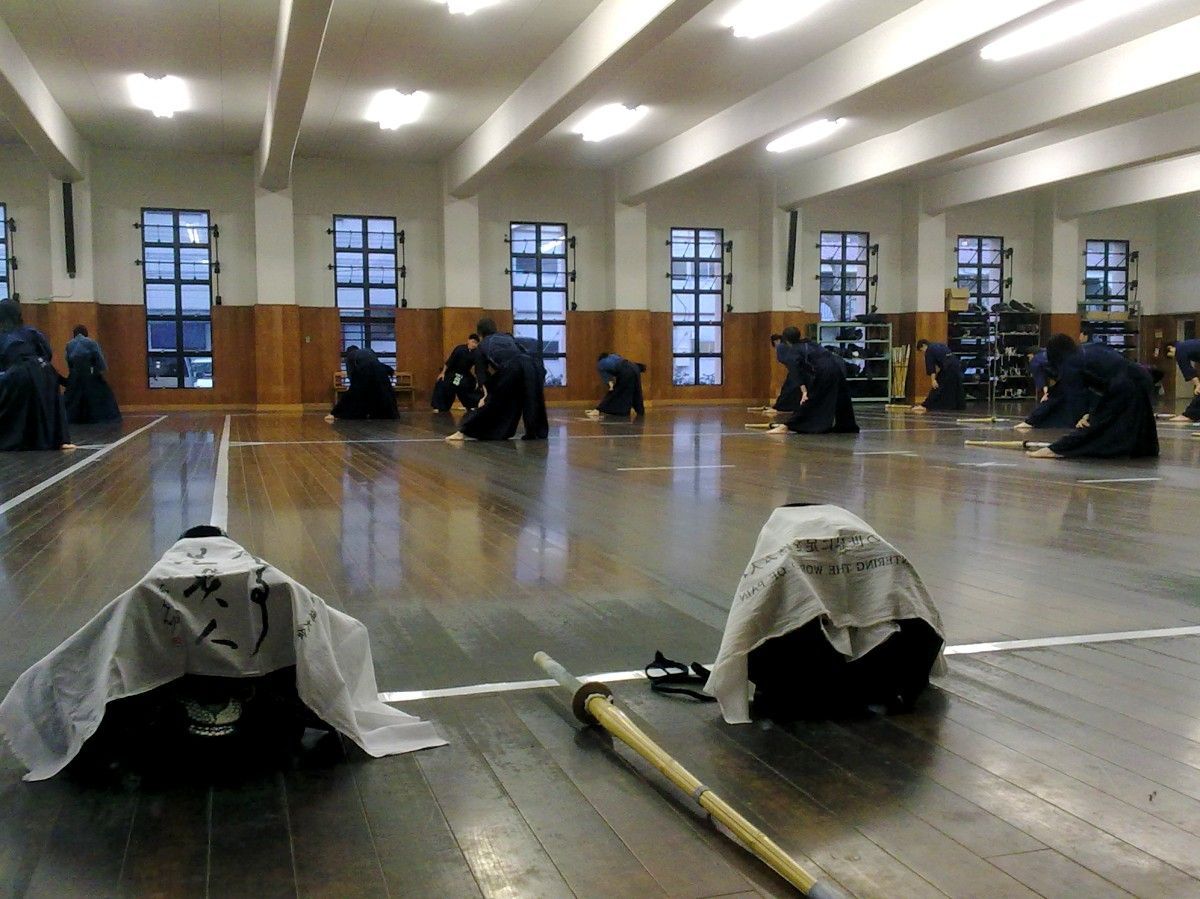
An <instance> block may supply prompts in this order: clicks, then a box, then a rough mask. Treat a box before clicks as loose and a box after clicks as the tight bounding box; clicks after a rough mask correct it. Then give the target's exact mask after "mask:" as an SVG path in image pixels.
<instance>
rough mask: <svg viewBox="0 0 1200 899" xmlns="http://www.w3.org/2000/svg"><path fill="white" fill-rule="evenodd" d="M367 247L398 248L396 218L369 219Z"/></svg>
mask: <svg viewBox="0 0 1200 899" xmlns="http://www.w3.org/2000/svg"><path fill="white" fill-rule="evenodd" d="M367 248H368V249H371V250H394V249H395V248H396V222H395V220H394V219H367Z"/></svg>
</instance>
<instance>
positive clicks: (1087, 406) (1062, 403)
mask: <svg viewBox="0 0 1200 899" xmlns="http://www.w3.org/2000/svg"><path fill="white" fill-rule="evenodd" d="M1089 363H1090V368H1091V370H1092V372H1093V375H1096V374H1100V375H1102V376H1103V379H1104V380H1105V381H1106V382H1107V380H1108V379H1109V378H1110V377H1115V376H1116V375H1117V374H1120V373H1121V372H1122V371H1124V363H1125V358H1124V357H1123V356H1122V355H1121V354H1120V353H1118V352H1117V351H1116V350H1114V349H1113V348H1112V347H1110V346H1107V345H1105V344H1103V343H1085V344H1083V345H1082V346H1080V347H1078V348H1077V349H1076V350H1074V351H1073V352H1071V353H1069V354H1068V355H1067V357H1066V358H1065V359H1062V360H1059V361H1058V362H1057V372H1058V376H1057V378H1056V380H1055V383H1054V386H1053V387H1051V388H1050V396H1049V397H1048V398H1047V399H1046V401H1045V402H1044V403H1038V404H1037V405H1036V406H1034V407H1033V411H1032V412H1030V413H1029V417H1028V418H1026V419H1025V423H1026V424H1028V425H1032V426H1033V427H1035V428H1073V427H1075V425H1076V424H1078V423H1079V419H1081V418H1083V416H1085V415H1087V414H1088V413H1089V412H1091V411H1092V409H1093V408H1095V406H1096V402H1097V400H1098V397H1097V395H1096V394H1095V393H1094V392H1093V391H1091V390H1089V389H1088V385H1087V383H1086V382H1085V380H1084V377H1083V372H1084V368H1085V367H1089Z"/></svg>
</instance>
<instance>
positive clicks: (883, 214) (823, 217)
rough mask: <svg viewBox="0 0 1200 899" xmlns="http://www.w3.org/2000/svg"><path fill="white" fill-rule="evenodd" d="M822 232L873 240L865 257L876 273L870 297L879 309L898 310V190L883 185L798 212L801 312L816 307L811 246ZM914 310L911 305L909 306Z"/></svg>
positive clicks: (816, 255) (901, 283)
mask: <svg viewBox="0 0 1200 899" xmlns="http://www.w3.org/2000/svg"><path fill="white" fill-rule="evenodd" d="M822 231H866V232H867V233H868V234H870V241H871V243H873V244H874V243H877V244H879V255H878V256H876V257H875V258H874V259H872V260H871V272H872V274H877V275H879V289H878V292H877V293H876V294H875V296H874V297H873V299H874V301H875V302H876V303H878V304H879V311H880V312H901V311H903V308H904V307H903V306H902V297H903V295H904V293H903V292H904V288H905V280H904V278H903V277H902V274H901V265H900V263H901V258H902V246H901V233H902V217H901V194H900V190H899V189H898V188H892V187H884V188H878V189H872V190H865V191H856V192H855V193H852V194H845V195H837V196H832V197H826V198H822V199H820V200H816V201H814V202H812V203H807V204H805V205H804V206H803V207H801V210H800V236H799V238H798V239H797V247H796V256H797V263H796V272H797V274H796V289H798V290H799V291H800V297H801V305H802V308H803V310H804V311H805V312H811V313H816V312H818V311H819V304H820V296H821V284H820V281H819V280H818V278H817V275H818V273H819V272H820V270H821V266H820V251H819V250H818V249H817V244H818V243H819V242H820V240H821V232H822ZM914 308H915V307H914Z"/></svg>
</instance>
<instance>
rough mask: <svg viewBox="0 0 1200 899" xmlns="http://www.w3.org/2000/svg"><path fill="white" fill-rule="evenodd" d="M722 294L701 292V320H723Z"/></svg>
mask: <svg viewBox="0 0 1200 899" xmlns="http://www.w3.org/2000/svg"><path fill="white" fill-rule="evenodd" d="M721 299H722V297H721V294H719V293H702V294H700V321H702V322H715V321H720V320H721Z"/></svg>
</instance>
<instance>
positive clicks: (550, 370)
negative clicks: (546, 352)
mask: <svg viewBox="0 0 1200 899" xmlns="http://www.w3.org/2000/svg"><path fill="white" fill-rule="evenodd" d="M543 364H544V365H545V366H546V386H547V387H565V386H566V383H567V360H566V359H545V360H543Z"/></svg>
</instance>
